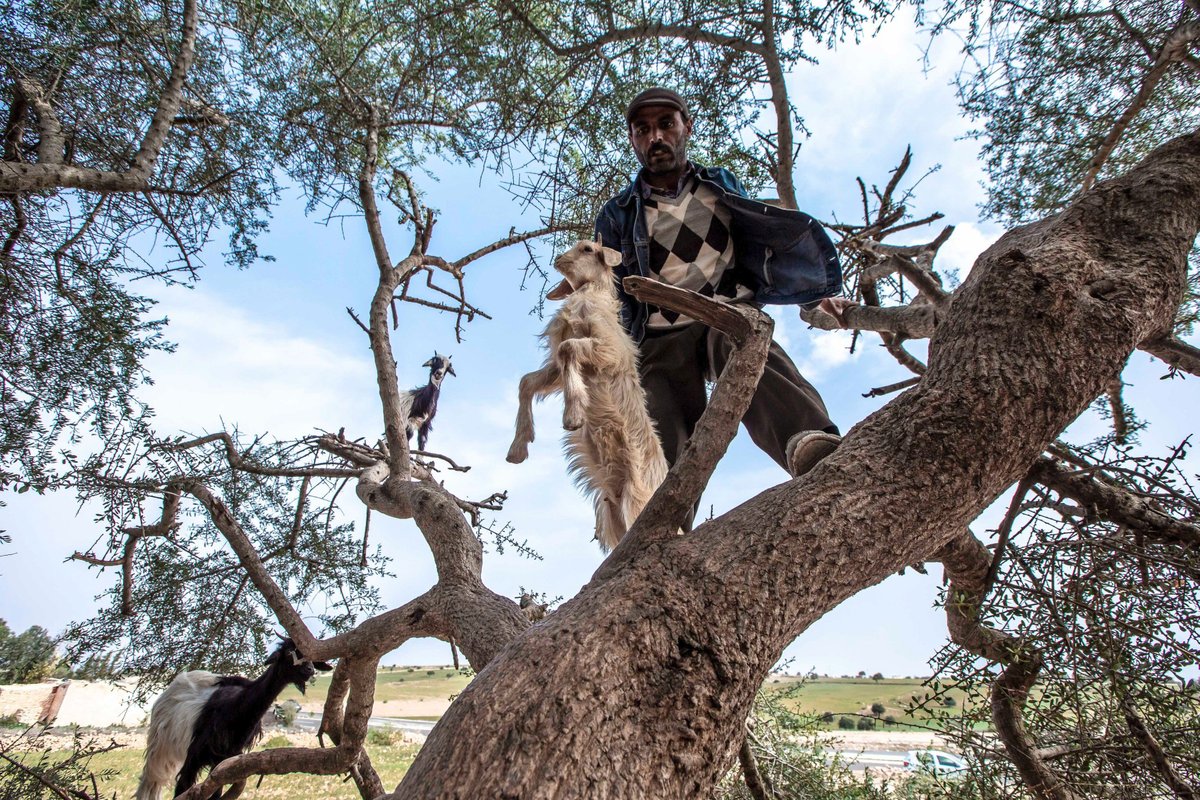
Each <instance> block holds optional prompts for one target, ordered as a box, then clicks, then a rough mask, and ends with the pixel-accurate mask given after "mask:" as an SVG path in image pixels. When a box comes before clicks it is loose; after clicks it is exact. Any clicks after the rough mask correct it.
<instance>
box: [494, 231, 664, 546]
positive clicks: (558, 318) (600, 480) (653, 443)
mask: <svg viewBox="0 0 1200 800" xmlns="http://www.w3.org/2000/svg"><path fill="white" fill-rule="evenodd" d="M620 263H621V254H620V253H619V252H617V251H616V250H612V249H610V248H607V247H603V246H602V245H600V244H599V243H598V242H588V241H583V242H579V243H578V244H576V245H575V247H573V248H571V249H570V250H568V251H567V252H565V253H563V254H562V255H561V256H559V257H558V258H557V259H556V260H555V262H554V268H555V269H557V270H558V271H559V272H561V273H562V274H563V278H564V280H563V282H562V283H560V284H559V285H558V286H557V287H555V288H554V289H553V290H552V291H551V292H550V294H548V295H547V296H546V297H547V299H549V300H564V302H563V304H562V307H561V308H560V309H559V310H558V313H557V314H556V315H555V316H554V318H553V319H552V320H550V324H549V325H547V326H546V331H545V333H543V334H542V338H543V339H544V340H545V342H546V347H547V351H548V352H547V355H546V364H545V365H544V366H543V367H542V368H541V369H539V370H537V371H536V372H531V373H529V374H528V375H526V376H525V377H523V378H522V379H521V390H520V405H519V406H518V408H517V431H516V435H515V436H514V437H513V443H512V446H511V447H509V449H508V460H509V461H511V462H512V463H514V464H519V463H521V462H522V461H524V460H525V459H526V458H527V457H528V456H529V447H528V445H529V443H530V442H532V441H533V436H534V434H533V409H532V405H533V399H534V398H535V397H536V398H538V399H541V398H542V397H545V396H546V395H548V394H551V393H553V392H557V391H561V392H562V393H563V428H565V429H566V430H567V431H569V433H568V434H567V436H566V439H565V445H566V449H567V456H568V458H569V465H570V469H571V472H572V473H573V475H574V477H575V482H576V484H577V485H578V486H579V487H580V488H581V489H583V490H584V492H585V493H586V494H588V495H590V496H591V497H592V499H593V502H594V503H595V506H596V540H597V541H599V542H600V546H601V547H602V548H603V549H604V550H606V551H607V550H611V549H612V548H614V547H616V546H617V542H619V541H621V537H622V536H624V535H625V532H626V531H628V530H629V527H630V526H631V525H632V524H633V521H634V520H635V519H637V516H638V514H640V513H641V512H642V509H643V508H644V507H645V505H646V503H647V502H648V501H649V500H650V496H651V495H653V494H654V490H655V489H657V488H658V486H659V484H661V483H662V481H663V478H665V477H666V475H667V461H666V458H665V457H664V456H663V451H662V446H661V445H660V444H659V441H658V435H657V434H656V433H655V432H654V423H653V422H652V421H651V419H650V415H649V414H648V413H647V412H646V393H645V392H644V391H643V390H642V385H641V382H640V380H639V379H638V370H637V345H635V344H634V343H633V340H632V339H630V338H629V334H627V333H626V332H625V330H624V328H622V326H621V317H620V314H621V306H620V301H619V300H618V299H617V292H616V286H615V284H614V282H613V273H612V268H613V267H615V266H616V265H617V264H620Z"/></svg>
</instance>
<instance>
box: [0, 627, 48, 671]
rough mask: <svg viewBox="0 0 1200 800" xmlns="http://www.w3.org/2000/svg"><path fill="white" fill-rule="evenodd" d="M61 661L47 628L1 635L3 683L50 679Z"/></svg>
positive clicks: (34, 628)
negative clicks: (56, 665) (55, 666)
mask: <svg viewBox="0 0 1200 800" xmlns="http://www.w3.org/2000/svg"><path fill="white" fill-rule="evenodd" d="M7 627H8V626H7V625H5V626H4V629H5V630H3V631H0V634H2V633H4V632H7ZM57 661H58V655H57V654H56V653H55V650H54V639H52V638H51V637H50V634H48V633H47V632H46V630H45V628H42V627H40V626H38V625H34V626H33V627H31V628H29V629H28V630H27V631H25V632H24V633H22V634H19V635H15V636H14V635H12V634H11V633H9V634H8V635H7V636H2V635H0V683H37V682H38V681H41V680H44V679H45V678H47V677H49V676H50V673H51V672H52V671H53V670H54V665H55V664H56V663H57Z"/></svg>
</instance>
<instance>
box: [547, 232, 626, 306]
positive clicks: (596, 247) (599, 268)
mask: <svg viewBox="0 0 1200 800" xmlns="http://www.w3.org/2000/svg"><path fill="white" fill-rule="evenodd" d="M620 263H621V253H620V251H619V250H613V249H612V248H611V247H605V246H604V245H602V244H601V243H600V242H590V241H588V240H586V239H585V240H584V241H582V242H578V243H577V244H576V245H575V246H574V247H572V248H571V249H570V250H568V251H567V252H565V253H563V254H562V255H560V256H559V257H558V258H556V259H554V268H555V269H556V270H558V271H559V272H561V273H562V276H563V282H562V283H560V284H559V285H558V286H555V287H554V288H553V289H551V290H550V293H549V294H547V295H546V299H547V300H562V299H563V298H564V297H567V296H568V295H570V294H571V292H573V291H575V290H576V289H578V288H579V287H581V286H585V285H587V284H589V283H596V282H598V281H609V282H611V281H612V279H613V275H612V271H613V267H615V266H617V265H618V264H620Z"/></svg>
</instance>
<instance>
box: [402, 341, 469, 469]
mask: <svg viewBox="0 0 1200 800" xmlns="http://www.w3.org/2000/svg"><path fill="white" fill-rule="evenodd" d="M421 366H424V367H429V383H427V384H425V385H424V386H418V387H417V388H415V389H409V390H408V392H406V394H407V395H408V422H407V425H406V426H405V435H406V436H407V438H408V440H409V441H412V436H413V432H414V431H415V432H416V434H417V449H418V450H424V449H425V442H427V441H428V440H429V432H430V431H432V430H433V418H434V416H435V415H436V414H437V405H438V397H439V396H441V393H442V380H443V379H444V378H445V377H446V373H450V374H451V375H454V376H455V377H458V374H457V373H456V372H455V371H454V367H452V366H451V365H450V356H443V355H439V354H437V353H434V354H433V358H431V359H429V360H428V361H426V362H425V363H424V364H422V365H421Z"/></svg>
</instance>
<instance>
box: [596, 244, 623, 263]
mask: <svg viewBox="0 0 1200 800" xmlns="http://www.w3.org/2000/svg"><path fill="white" fill-rule="evenodd" d="M600 251H601V252H602V253H603V254H604V265H605V266H606V267H616V266H618V265H619V264H620V263H621V251H620V250H613V249H612V248H611V247H603V246H602V247H601V248H600Z"/></svg>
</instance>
